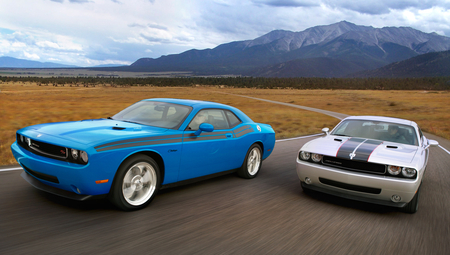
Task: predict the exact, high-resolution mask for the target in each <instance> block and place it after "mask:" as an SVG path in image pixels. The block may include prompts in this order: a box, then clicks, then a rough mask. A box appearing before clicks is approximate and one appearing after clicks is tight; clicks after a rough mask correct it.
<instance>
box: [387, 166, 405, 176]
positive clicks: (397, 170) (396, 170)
mask: <svg viewBox="0 0 450 255" xmlns="http://www.w3.org/2000/svg"><path fill="white" fill-rule="evenodd" d="M401 171H402V168H401V167H399V166H388V172H389V173H390V174H391V175H399V174H400V172H401Z"/></svg>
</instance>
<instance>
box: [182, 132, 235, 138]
mask: <svg viewBox="0 0 450 255" xmlns="http://www.w3.org/2000/svg"><path fill="white" fill-rule="evenodd" d="M225 134H231V131H220V132H202V133H201V136H215V135H225ZM191 136H195V135H194V133H186V134H184V135H183V137H184V138H186V137H191Z"/></svg>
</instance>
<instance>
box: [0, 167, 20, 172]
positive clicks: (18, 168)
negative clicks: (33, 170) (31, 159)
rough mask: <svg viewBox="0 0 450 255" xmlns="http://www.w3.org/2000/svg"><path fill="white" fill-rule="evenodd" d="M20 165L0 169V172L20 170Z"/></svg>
mask: <svg viewBox="0 0 450 255" xmlns="http://www.w3.org/2000/svg"><path fill="white" fill-rule="evenodd" d="M22 169H23V168H22V167H20V166H19V167H12V168H5V169H0V172H6V171H15V170H22Z"/></svg>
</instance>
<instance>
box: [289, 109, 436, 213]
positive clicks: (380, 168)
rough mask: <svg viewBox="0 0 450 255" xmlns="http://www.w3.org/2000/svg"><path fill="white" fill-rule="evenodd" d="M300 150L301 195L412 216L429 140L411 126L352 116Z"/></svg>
mask: <svg viewBox="0 0 450 255" xmlns="http://www.w3.org/2000/svg"><path fill="white" fill-rule="evenodd" d="M322 131H323V132H324V133H325V134H326V135H325V136H323V137H320V138H317V139H314V140H311V141H309V142H308V143H306V144H305V145H303V147H302V148H301V149H300V151H299V153H298V157H297V167H296V170H297V174H298V177H299V178H300V183H301V185H302V188H303V190H304V191H310V190H313V191H318V192H322V193H327V194H331V195H335V196H340V197H344V198H348V199H354V200H359V201H364V202H369V203H375V204H380V205H386V206H393V207H398V208H401V210H402V211H404V212H407V213H415V212H416V211H417V209H418V204H419V193H420V186H421V184H422V179H423V176H424V173H425V170H426V166H427V162H428V157H429V147H430V146H437V145H438V142H437V141H434V140H428V139H427V138H426V137H425V136H424V135H423V133H422V131H421V130H420V128H419V127H418V126H417V124H416V123H415V122H413V121H409V120H404V119H397V118H389V117H379V116H352V117H348V118H345V119H343V120H342V121H341V122H340V123H339V124H338V125H337V126H336V127H335V128H334V129H333V130H331V132H330V131H329V129H328V128H324V129H322Z"/></svg>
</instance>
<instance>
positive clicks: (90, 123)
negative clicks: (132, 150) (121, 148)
mask: <svg viewBox="0 0 450 255" xmlns="http://www.w3.org/2000/svg"><path fill="white" fill-rule="evenodd" d="M167 131H168V129H165V128H158V127H151V126H146V125H141V124H136V123H129V122H123V121H117V120H110V119H99V120H83V121H72V122H57V123H48V124H39V125H34V126H30V127H26V128H23V129H21V130H19V133H22V134H23V135H25V136H29V137H30V138H32V139H35V140H40V141H42V142H49V143H52V142H53V143H66V141H70V142H73V143H78V144H83V145H90V146H93V145H98V144H104V143H105V142H108V141H115V140H122V139H128V138H135V137H141V136H152V135H159V134H162V133H165V132H167ZM61 145H63V144H61ZM66 146H67V145H66Z"/></svg>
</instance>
